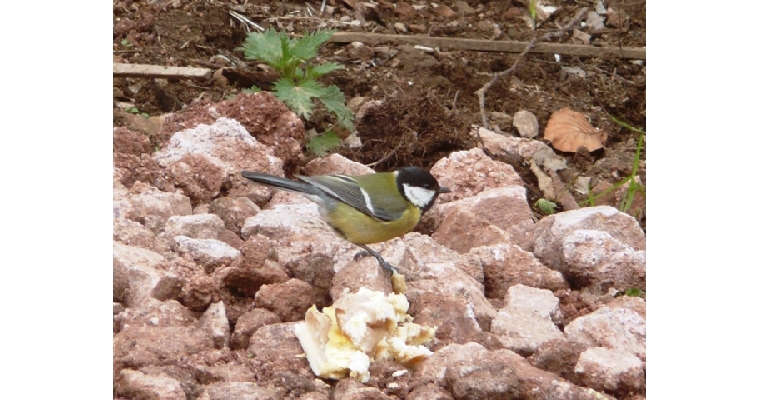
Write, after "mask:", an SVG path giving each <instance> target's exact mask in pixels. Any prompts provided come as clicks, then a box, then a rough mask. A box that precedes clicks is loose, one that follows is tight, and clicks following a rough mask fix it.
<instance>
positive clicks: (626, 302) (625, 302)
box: [607, 296, 647, 319]
mask: <svg viewBox="0 0 760 400" xmlns="http://www.w3.org/2000/svg"><path fill="white" fill-rule="evenodd" d="M607 307H609V308H627V309H629V310H631V311H635V312H636V313H638V314H639V315H641V317H642V318H644V319H647V303H646V301H645V300H644V299H642V298H641V297H631V296H620V297H616V298H614V299H612V301H610V302H609V303H607Z"/></svg>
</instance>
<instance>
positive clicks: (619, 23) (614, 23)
mask: <svg viewBox="0 0 760 400" xmlns="http://www.w3.org/2000/svg"><path fill="white" fill-rule="evenodd" d="M607 26H609V27H610V28H613V29H621V28H623V29H627V28H628V15H627V14H626V13H625V11H622V10H620V11H618V10H613V9H612V7H609V8H607Z"/></svg>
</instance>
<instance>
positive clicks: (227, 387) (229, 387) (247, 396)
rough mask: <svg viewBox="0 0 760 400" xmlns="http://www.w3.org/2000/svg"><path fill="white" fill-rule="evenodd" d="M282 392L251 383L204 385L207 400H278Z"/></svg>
mask: <svg viewBox="0 0 760 400" xmlns="http://www.w3.org/2000/svg"><path fill="white" fill-rule="evenodd" d="M283 392H284V391H283V390H282V389H278V388H268V387H260V386H259V385H258V384H256V383H253V382H213V383H211V384H208V385H206V393H208V397H209V400H229V399H240V400H279V399H282V398H283V397H282V396H283V394H284V393H283Z"/></svg>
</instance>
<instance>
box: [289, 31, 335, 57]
mask: <svg viewBox="0 0 760 400" xmlns="http://www.w3.org/2000/svg"><path fill="white" fill-rule="evenodd" d="M334 33H335V31H316V32H307V33H306V34H305V35H303V37H302V38H298V39H293V41H292V42H291V47H290V51H291V53H290V54H292V55H293V57H296V58H298V59H299V60H301V61H309V60H311V59H312V58H314V57H316V55H317V51H319V47H320V46H322V45H323V44H324V43H325V42H327V41H328V40H330V38H331V37H332V36H333V34H334Z"/></svg>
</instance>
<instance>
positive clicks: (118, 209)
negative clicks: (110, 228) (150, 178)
mask: <svg viewBox="0 0 760 400" xmlns="http://www.w3.org/2000/svg"><path fill="white" fill-rule="evenodd" d="M192 212H193V207H192V205H191V204H190V198H188V197H187V196H185V195H183V194H181V193H169V192H162V191H159V190H158V189H156V188H155V187H153V186H149V185H146V184H144V183H142V182H135V184H134V185H133V186H132V188H131V189H130V190H129V192H126V193H119V192H118V191H117V190H114V205H113V218H114V219H120V218H125V219H131V220H133V221H137V222H139V223H141V224H143V225H144V226H145V227H146V228H148V229H150V230H151V231H152V232H153V233H154V234H159V233H161V231H163V229H164V225H165V224H166V220H167V219H169V217H171V216H173V215H190V214H192Z"/></svg>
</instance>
